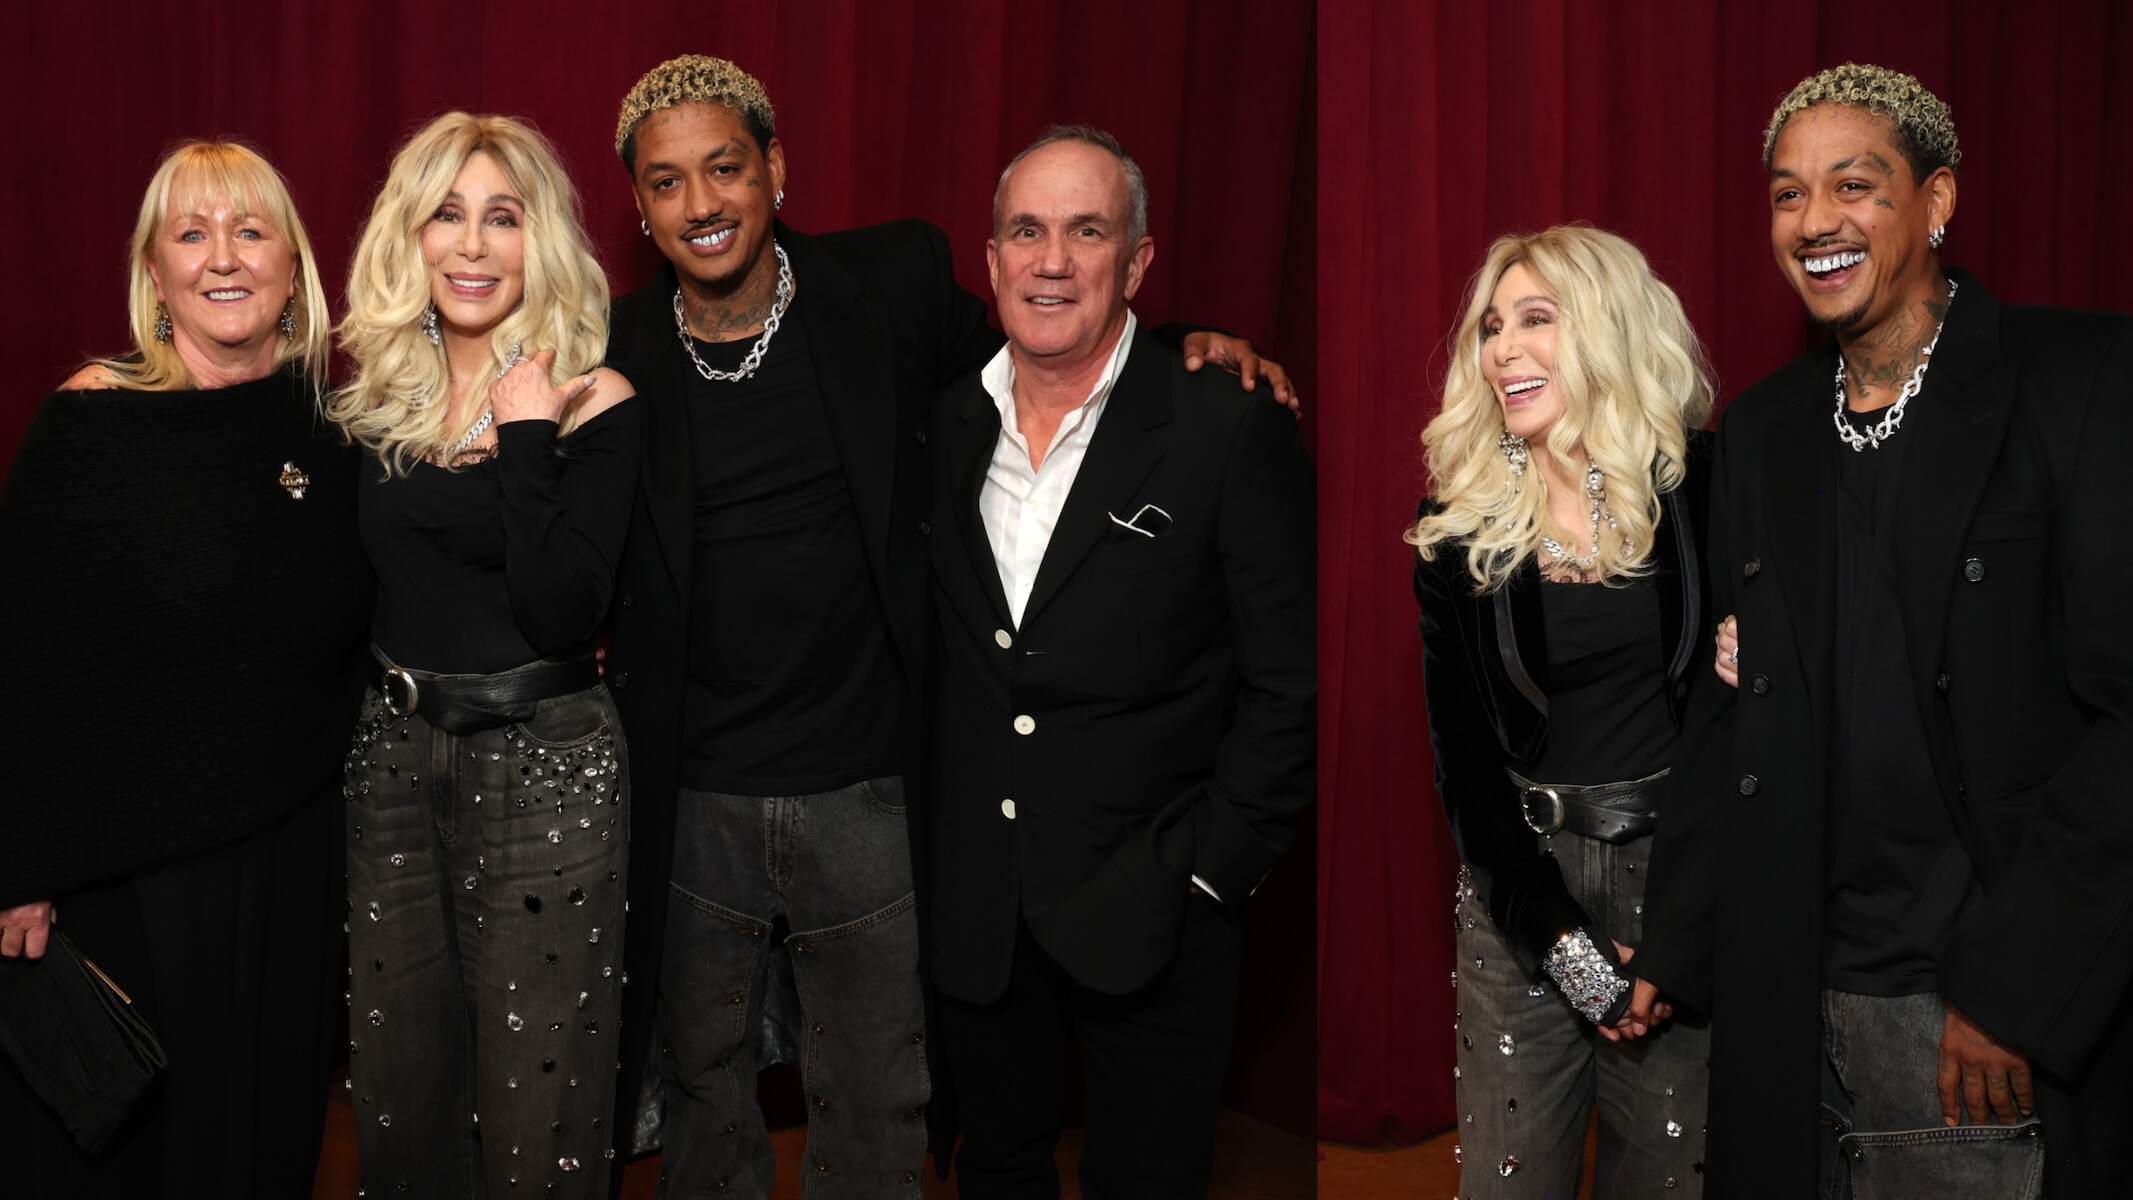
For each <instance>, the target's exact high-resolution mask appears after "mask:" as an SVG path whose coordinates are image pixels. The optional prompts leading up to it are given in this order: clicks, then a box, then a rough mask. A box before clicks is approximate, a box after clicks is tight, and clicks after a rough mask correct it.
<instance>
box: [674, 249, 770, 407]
mask: <svg viewBox="0 0 2133 1200" xmlns="http://www.w3.org/2000/svg"><path fill="white" fill-rule="evenodd" d="M770 248H771V249H772V250H775V251H777V253H778V298H777V300H776V301H775V302H774V303H772V304H771V306H770V315H769V316H767V317H765V318H763V333H762V336H760V337H758V338H756V339H755V345H753V346H750V347H749V348H748V357H746V358H744V359H742V360H741V365H740V366H738V367H735V368H734V369H733V370H731V371H717V370H713V369H712V368H711V367H710V366H709V365H708V364H706V363H705V362H704V360H703V359H701V358H699V357H697V354H696V339H695V338H693V337H690V336H689V321H688V318H686V317H684V316H683V315H682V311H681V289H680V288H675V289H674V332H675V334H676V335H678V336H679V337H680V338H681V348H682V349H684V350H686V351H688V352H689V361H690V362H692V363H695V364H696V373H697V374H698V375H701V376H703V377H704V378H705V379H708V380H711V381H713V382H719V381H724V382H726V383H739V382H740V381H741V380H743V379H746V378H748V377H749V376H750V375H753V374H755V369H756V368H757V367H760V366H762V365H763V352H764V351H765V350H768V349H770V339H772V338H774V337H776V336H777V335H778V322H780V321H782V320H784V319H785V308H786V306H787V305H789V304H791V303H792V262H791V261H790V260H789V259H787V258H786V257H785V247H783V246H780V245H778V244H777V242H775V241H773V242H771V243H770Z"/></svg>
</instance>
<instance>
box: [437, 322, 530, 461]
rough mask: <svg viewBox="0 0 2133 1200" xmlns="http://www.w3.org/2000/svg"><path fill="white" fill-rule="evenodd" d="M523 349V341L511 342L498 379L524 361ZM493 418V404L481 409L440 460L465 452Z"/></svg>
mask: <svg viewBox="0 0 2133 1200" xmlns="http://www.w3.org/2000/svg"><path fill="white" fill-rule="evenodd" d="M524 349H525V344H524V343H523V342H513V343H511V353H509V354H507V355H505V356H504V365H503V366H502V367H501V368H500V369H498V370H497V372H496V377H497V378H498V379H502V378H503V377H504V376H506V375H508V374H510V373H511V368H513V367H515V366H517V365H519V364H520V363H522V362H525V361H526V356H525V355H524V354H522V353H520V352H521V351H522V350H524ZM495 419H496V406H495V405H493V404H492V405H490V406H489V407H487V408H485V409H483V410H481V419H480V420H479V421H476V422H474V428H472V429H469V430H467V434H466V436H465V437H463V438H460V439H459V440H458V441H456V442H454V443H452V448H451V449H449V450H447V451H445V452H444V454H443V455H442V456H441V459H442V461H444V462H446V463H449V462H451V461H452V460H453V459H455V458H458V457H459V456H460V455H462V454H465V453H466V452H467V447H469V446H472V445H473V444H474V443H475V442H476V441H478V440H479V439H480V438H481V435H482V434H484V433H486V432H488V429H489V422H491V421H494V420H495Z"/></svg>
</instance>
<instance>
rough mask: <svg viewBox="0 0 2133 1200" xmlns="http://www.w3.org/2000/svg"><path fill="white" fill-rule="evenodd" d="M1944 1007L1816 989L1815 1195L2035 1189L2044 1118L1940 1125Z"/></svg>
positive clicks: (2022, 1197)
mask: <svg viewBox="0 0 2133 1200" xmlns="http://www.w3.org/2000/svg"><path fill="white" fill-rule="evenodd" d="M1946 1014H1947V1010H1946V1009H1945V1008H1944V1007H1943V1006H1942V1003H1941V998H1940V996H1939V995H1937V994H1936V993H1933V992H1925V993H1922V994H1920V995H1915V996H1861V995H1856V994H1854V993H1851V992H1835V991H1824V992H1823V993H1822V1037H1823V1045H1824V1048H1825V1049H1826V1051H1827V1055H1826V1057H1825V1058H1824V1060H1823V1067H1824V1070H1823V1077H1822V1115H1823V1129H1824V1130H1825V1131H1826V1132H1827V1134H1828V1137H1827V1139H1826V1141H1825V1145H1824V1148H1823V1155H1822V1196H1823V1200H1929V1198H1931V1200H1938V1198H1939V1197H1942V1196H1990V1197H1992V1198H1993V1200H2036V1197H2038V1196H2041V1195H2043V1194H2044V1125H2043V1123H2042V1122H2041V1121H2039V1120H2038V1119H2037V1118H2036V1117H2034V1116H2032V1117H2030V1118H2028V1119H2027V1120H2025V1121H2022V1122H2021V1123H2019V1124H2015V1125H1997V1124H1969V1125H1958V1126H1955V1127H1954V1128H1949V1127H1948V1126H1946V1125H1943V1124H1941V1112H1940V1089H1939V1083H1938V1080H1939V1071H1940V1035H1941V1026H1942V1023H1943V1020H1944V1018H1945V1017H1946Z"/></svg>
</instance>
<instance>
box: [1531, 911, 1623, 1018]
mask: <svg viewBox="0 0 2133 1200" xmlns="http://www.w3.org/2000/svg"><path fill="white" fill-rule="evenodd" d="M1541 968H1542V969H1543V970H1545V971H1547V972H1548V978H1550V979H1553V980H1554V981H1555V986H1556V987H1557V988H1559V989H1561V990H1562V993H1563V998H1564V999H1566V1000H1568V1001H1570V1007H1572V1008H1574V1009H1577V1010H1578V1011H1579V1012H1580V1013H1582V1014H1584V1016H1585V1019H1586V1020H1588V1021H1591V1022H1593V1023H1594V1024H1600V1023H1602V1022H1603V1021H1605V1019H1606V1017H1607V1015H1608V1014H1609V1013H1610V1012H1611V1011H1613V1009H1614V1007H1615V1003H1616V1001H1618V1000H1619V999H1620V998H1621V996H1622V993H1624V992H1626V991H1628V990H1629V980H1627V979H1624V978H1622V975H1621V973H1620V972H1619V971H1617V970H1616V969H1615V961H1614V959H1612V958H1609V957H1608V956H1607V955H1605V954H1602V953H1601V952H1600V948H1599V947H1597V946H1595V945H1593V944H1592V938H1591V936H1590V935H1588V934H1587V933H1586V932H1585V931H1584V930H1582V929H1573V930H1571V931H1570V932H1569V933H1566V934H1564V935H1563V936H1562V937H1561V939H1559V940H1558V941H1557V942H1556V943H1555V945H1553V946H1551V947H1549V949H1548V953H1547V955H1546V956H1544V957H1543V958H1542V959H1541Z"/></svg>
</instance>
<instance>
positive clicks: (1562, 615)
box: [1521, 578, 1677, 784]
mask: <svg viewBox="0 0 2133 1200" xmlns="http://www.w3.org/2000/svg"><path fill="white" fill-rule="evenodd" d="M1540 586H1541V612H1542V615H1543V619H1544V621H1545V623H1546V627H1547V631H1548V745H1547V747H1546V748H1545V749H1544V750H1542V751H1541V756H1540V759H1539V761H1537V762H1535V763H1533V764H1532V770H1531V773H1530V775H1529V778H1531V779H1533V780H1534V781H1535V782H1538V783H1572V784H1597V783H1618V782H1621V781H1624V780H1629V779H1642V778H1644V777H1645V776H1647V775H1650V774H1652V773H1653V772H1655V771H1660V770H1663V769H1665V767H1666V766H1667V764H1668V762H1669V761H1671V758H1672V755H1673V749H1674V735H1675V733H1676V732H1677V730H1676V727H1675V723H1674V717H1673V714H1672V713H1670V712H1669V711H1668V709H1667V703H1666V686H1667V685H1666V660H1667V648H1666V647H1665V646H1662V645H1661V644H1660V627H1659V593H1658V589H1657V588H1656V587H1654V586H1653V585H1652V581H1651V580H1650V579H1648V578H1645V579H1633V580H1630V581H1629V582H1627V583H1626V584H1623V585H1620V586H1607V585H1604V584H1596V583H1557V582H1554V581H1552V580H1543V581H1542V583H1541V585H1540ZM1521 773H1524V772H1521Z"/></svg>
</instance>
